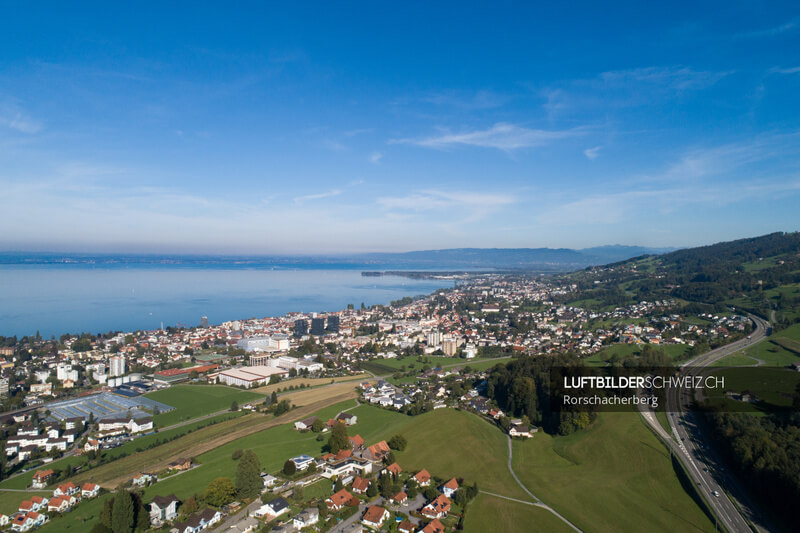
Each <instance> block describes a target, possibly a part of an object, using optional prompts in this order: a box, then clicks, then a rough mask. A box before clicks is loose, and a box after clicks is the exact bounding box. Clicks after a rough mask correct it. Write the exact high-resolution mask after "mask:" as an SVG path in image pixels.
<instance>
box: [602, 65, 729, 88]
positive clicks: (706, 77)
mask: <svg viewBox="0 0 800 533" xmlns="http://www.w3.org/2000/svg"><path fill="white" fill-rule="evenodd" d="M731 73H732V71H709V70H694V69H692V68H689V67H683V66H669V67H644V68H633V69H627V70H610V71H606V72H602V73H601V74H600V76H599V80H600V82H601V83H602V84H604V85H607V86H612V87H633V86H636V85H641V84H647V85H653V86H658V87H661V88H669V89H672V90H676V91H686V90H698V89H705V88H706V87H709V86H711V85H713V84H715V83H716V82H718V81H719V80H721V79H722V78H724V77H725V76H728V75H729V74H731Z"/></svg>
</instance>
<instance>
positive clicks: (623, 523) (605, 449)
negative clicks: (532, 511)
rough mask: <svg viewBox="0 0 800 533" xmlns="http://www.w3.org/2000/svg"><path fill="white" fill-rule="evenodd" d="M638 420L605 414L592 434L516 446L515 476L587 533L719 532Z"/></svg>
mask: <svg viewBox="0 0 800 533" xmlns="http://www.w3.org/2000/svg"><path fill="white" fill-rule="evenodd" d="M644 424H645V423H644V422H643V421H642V420H641V417H640V416H639V415H638V414H637V413H633V412H624V413H600V415H599V417H598V419H597V421H596V422H595V423H594V424H593V425H592V426H591V427H589V428H588V429H586V430H583V431H579V432H577V433H574V434H572V435H568V436H565V437H553V436H550V435H547V434H543V433H541V432H540V433H537V434H536V436H535V437H534V438H532V439H530V440H528V441H514V459H513V465H514V470H515V472H516V473H517V475H518V476H519V478H520V479H521V480H522V482H523V483H525V485H526V486H527V487H528V488H529V489H530V490H531V491H532V492H533V493H534V494H536V495H537V496H539V497H540V498H542V499H543V500H544V502H545V503H547V504H549V505H550V506H552V507H553V508H554V509H556V510H557V511H558V512H560V513H561V514H563V515H564V516H565V517H566V518H567V519H569V520H570V521H572V522H573V523H574V524H575V525H576V526H578V527H579V528H581V529H582V530H584V531H587V532H603V531H609V532H612V531H613V532H617V531H641V529H642V524H648V529H650V530H653V531H714V523H713V522H712V521H710V520H709V518H708V517H707V516H706V515H705V514H704V512H703V511H702V509H701V508H700V507H699V506H698V505H697V503H695V501H694V500H693V499H692V496H690V495H689V494H688V493H687V492H686V491H685V490H684V488H683V486H682V485H681V482H680V480H679V478H678V475H677V474H676V473H675V471H674V470H673V466H672V462H671V460H670V456H669V452H668V451H667V450H666V449H665V448H664V447H663V445H661V443H660V442H659V441H658V439H657V438H656V437H655V436H654V435H653V434H652V433H650V431H649V430H648V429H647V428H646V427H645V425H644Z"/></svg>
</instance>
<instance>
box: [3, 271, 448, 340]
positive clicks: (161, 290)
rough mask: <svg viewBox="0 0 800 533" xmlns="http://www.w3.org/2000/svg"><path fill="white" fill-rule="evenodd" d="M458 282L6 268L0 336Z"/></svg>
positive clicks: (329, 306)
mask: <svg viewBox="0 0 800 533" xmlns="http://www.w3.org/2000/svg"><path fill="white" fill-rule="evenodd" d="M452 286H453V282H452V281H446V280H413V279H408V278H404V277H400V276H380V277H363V276H362V275H361V270H360V269H359V270H355V269H341V268H340V269H320V268H318V267H317V268H313V269H291V270H289V269H284V270H281V269H277V270H272V269H242V268H218V267H213V268H203V267H198V266H194V267H191V268H189V267H185V266H174V267H173V266H163V265H155V266H154V265H126V266H92V265H52V264H48V265H0V335H4V336H12V335H17V336H20V337H21V336H23V335H33V334H35V333H36V331H37V330H38V331H39V332H40V334H41V335H42V336H43V337H50V336H51V335H55V336H56V337H58V336H59V335H61V334H64V333H80V332H87V331H88V332H92V333H99V332H107V331H133V330H139V329H141V330H152V329H158V328H159V327H160V326H161V324H162V322H163V325H164V327H167V326H177V325H184V326H196V325H198V324H199V322H200V317H201V316H207V317H208V321H209V324H219V323H221V322H225V321H227V320H236V319H245V318H252V317H259V318H260V317H266V316H280V315H283V314H285V313H288V312H291V311H301V312H315V311H316V312H321V311H338V310H340V309H344V308H346V307H347V304H353V305H355V306H356V307H360V305H361V303H362V302H364V304H366V305H368V306H369V305H375V304H388V303H389V302H390V301H392V300H397V299H400V298H403V297H405V296H416V295H419V294H429V293H431V292H433V291H435V290H436V289H439V288H445V287H452Z"/></svg>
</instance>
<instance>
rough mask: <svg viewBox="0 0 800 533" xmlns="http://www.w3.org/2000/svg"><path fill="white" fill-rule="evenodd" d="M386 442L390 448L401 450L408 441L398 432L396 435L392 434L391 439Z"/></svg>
mask: <svg viewBox="0 0 800 533" xmlns="http://www.w3.org/2000/svg"><path fill="white" fill-rule="evenodd" d="M388 444H389V447H390V448H391V449H393V450H398V451H401V452H402V451H403V450H405V449H406V445H407V444H408V441H407V440H406V438H405V437H404V436H402V435H399V434H398V435H395V436H393V437H392V438H391V439H389V442H388Z"/></svg>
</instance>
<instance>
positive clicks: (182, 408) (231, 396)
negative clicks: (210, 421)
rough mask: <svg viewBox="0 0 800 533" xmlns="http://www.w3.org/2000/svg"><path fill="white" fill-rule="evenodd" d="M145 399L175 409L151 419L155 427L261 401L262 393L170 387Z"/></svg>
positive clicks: (228, 389) (223, 388)
mask: <svg viewBox="0 0 800 533" xmlns="http://www.w3.org/2000/svg"><path fill="white" fill-rule="evenodd" d="M145 396H146V397H147V398H150V399H151V400H155V401H157V402H161V403H165V404H167V405H171V406H172V407H174V408H175V410H174V411H170V412H168V413H161V414H158V415H156V416H155V417H153V420H154V421H155V423H156V426H158V427H165V426H170V425H172V424H177V423H178V422H183V421H184V420H191V419H193V418H197V417H199V416H203V415H207V414H210V413H216V412H218V411H222V410H224V409H229V408H230V406H231V404H232V403H233V402H234V401H236V402H238V403H239V405H242V404H245V403H247V402H252V401H255V400H259V399H261V398H264V395H263V394H258V393H255V392H250V391H243V390H239V389H234V388H231V387H225V386H223V385H173V386H172V387H169V388H166V389H161V390H157V391H154V392H150V393H148V394H146V395H145Z"/></svg>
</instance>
